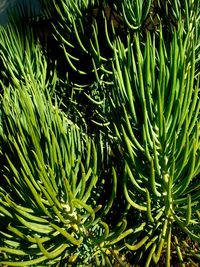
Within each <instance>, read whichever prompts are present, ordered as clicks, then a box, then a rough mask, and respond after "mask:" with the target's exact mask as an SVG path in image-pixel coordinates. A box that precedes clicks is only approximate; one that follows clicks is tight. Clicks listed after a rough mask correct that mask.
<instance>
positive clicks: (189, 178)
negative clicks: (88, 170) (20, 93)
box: [110, 27, 200, 266]
mask: <svg viewBox="0 0 200 267" xmlns="http://www.w3.org/2000/svg"><path fill="white" fill-rule="evenodd" d="M115 47H116V48H115V61H114V63H113V74H114V84H113V87H112V88H111V90H112V91H111V94H110V99H111V105H112V108H111V114H112V115H111V116H112V118H111V119H110V121H111V122H113V134H114V135H116V136H117V138H118V142H119V146H120V150H121V154H122V156H123V157H124V165H125V166H124V180H123V188H124V195H125V197H126V199H127V201H128V202H129V203H130V205H131V206H132V207H133V208H135V209H137V210H139V211H141V213H142V215H141V223H140V224H139V225H138V226H137V227H136V228H135V226H133V229H134V232H133V235H131V236H132V237H131V236H130V237H129V242H127V243H126V246H127V247H128V249H130V250H133V251H137V250H140V249H142V250H143V253H145V252H146V251H148V254H147V253H146V254H145V255H146V257H147V261H146V266H149V264H150V262H151V260H152V259H153V261H154V262H155V263H156V264H157V263H158V261H159V259H160V256H161V253H162V251H163V248H164V249H165V250H166V266H170V257H171V244H172V240H174V239H175V240H176V241H177V240H178V239H179V237H178V235H177V233H176V231H177V227H179V228H180V229H181V231H183V232H185V233H186V234H187V235H188V236H190V237H191V239H193V240H195V241H197V242H199V240H200V237H199V207H200V206H199V197H200V193H199V172H200V161H199V153H200V151H199V149H200V145H199V140H200V132H199V127H200V124H199V109H200V101H199V87H198V85H195V86H194V85H193V84H194V70H195V57H194V55H195V52H194V43H193V42H192V41H191V39H190V37H189V36H187V37H186V39H185V40H184V39H183V28H181V27H180V29H179V30H178V32H176V31H175V32H174V37H173V40H172V42H171V44H170V45H169V43H168V47H166V46H165V44H164V42H163V37H162V30H160V32H159V36H158V37H156V36H155V37H154V39H153V38H151V37H150V35H149V34H147V40H146V42H145V43H144V45H143V44H141V43H140V38H139V37H138V35H135V38H134V40H133V44H132V43H131V42H129V44H128V46H127V47H124V45H123V44H122V43H121V42H120V40H119V41H117V42H116V45H115ZM186 58H187V60H186ZM112 111H113V113H112ZM111 125H112V123H111ZM142 218H143V219H142ZM180 239H181V237H180ZM176 244H177V243H176ZM177 246H178V245H177ZM177 249H178V248H177ZM193 254H195V252H194V251H193V252H191V255H192V256H193ZM141 255H142V254H141ZM178 257H179V260H180V263H181V264H183V262H182V261H183V257H182V256H181V252H180V251H179V250H178ZM196 257H197V258H198V257H199V256H197V255H196Z"/></svg>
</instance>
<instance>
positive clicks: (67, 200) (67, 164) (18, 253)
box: [0, 84, 124, 266]
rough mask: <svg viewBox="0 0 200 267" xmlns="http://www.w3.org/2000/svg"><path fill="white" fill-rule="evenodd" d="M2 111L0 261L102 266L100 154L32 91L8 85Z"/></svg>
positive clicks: (105, 234) (104, 231)
mask: <svg viewBox="0 0 200 267" xmlns="http://www.w3.org/2000/svg"><path fill="white" fill-rule="evenodd" d="M1 106H2V108H1V131H0V136H1V139H0V140H1V141H0V147H1V159H2V162H4V164H3V168H1V187H0V217H1V225H0V237H1V238H0V255H1V256H0V264H1V265H3V266H4V265H8V266H33V265H37V266H38V264H39V265H40V266H47V265H50V266H54V265H56V266H58V265H59V264H61V263H63V264H64V263H65V262H68V263H69V264H70V263H71V264H76V266H82V265H83V264H86V263H87V264H95V265H96V264H99V265H100V266H102V265H104V264H105V263H104V262H105V261H106V262H108V263H109V262H110V260H109V256H108V255H107V253H108V251H109V247H108V244H110V243H112V242H115V239H116V236H115V232H114V231H113V230H112V231H109V226H108V225H107V224H106V223H105V222H103V221H102V220H103V218H104V217H105V215H106V214H107V213H108V212H109V210H110V208H111V206H112V202H113V201H114V198H115V194H116V186H117V185H116V173H115V171H114V168H113V174H111V177H110V181H111V180H112V181H113V182H112V183H113V185H112V186H111V188H108V190H109V191H110V193H111V195H110V197H109V198H108V199H107V203H105V204H104V205H103V206H102V205H101V203H102V200H101V193H100V188H101V186H102V185H101V184H102V183H103V178H101V172H102V171H100V170H99V164H101V161H100V162H99V159H101V157H100V149H98V150H97V147H96V146H95V145H94V142H93V141H92V140H91V139H90V138H89V137H88V136H87V135H86V134H84V133H82V132H81V130H80V129H79V127H78V126H77V125H75V124H74V123H72V121H70V120H69V119H68V118H67V117H66V116H65V115H64V114H63V112H62V111H61V110H59V107H58V106H57V104H56V103H55V104H52V102H51V100H50V97H48V98H47V97H46V95H45V94H44V92H43V91H42V90H41V89H40V88H39V86H34V87H32V84H30V86H27V84H26V86H25V85H23V84H21V86H20V88H13V87H10V88H7V89H6V91H5V92H4V96H3V98H2V101H1ZM97 153H98V156H97ZM104 194H105V190H104ZM98 211H99V212H98ZM123 229H124V228H122V230H120V232H122V231H123ZM107 239H108V241H107ZM111 241H112V242H111ZM116 242H117V241H116ZM104 244H106V246H104ZM95 259H96V260H95ZM95 262H96V263H95ZM98 262H99V263H98ZM111 262H112V259H111ZM111 262H110V264H111Z"/></svg>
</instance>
